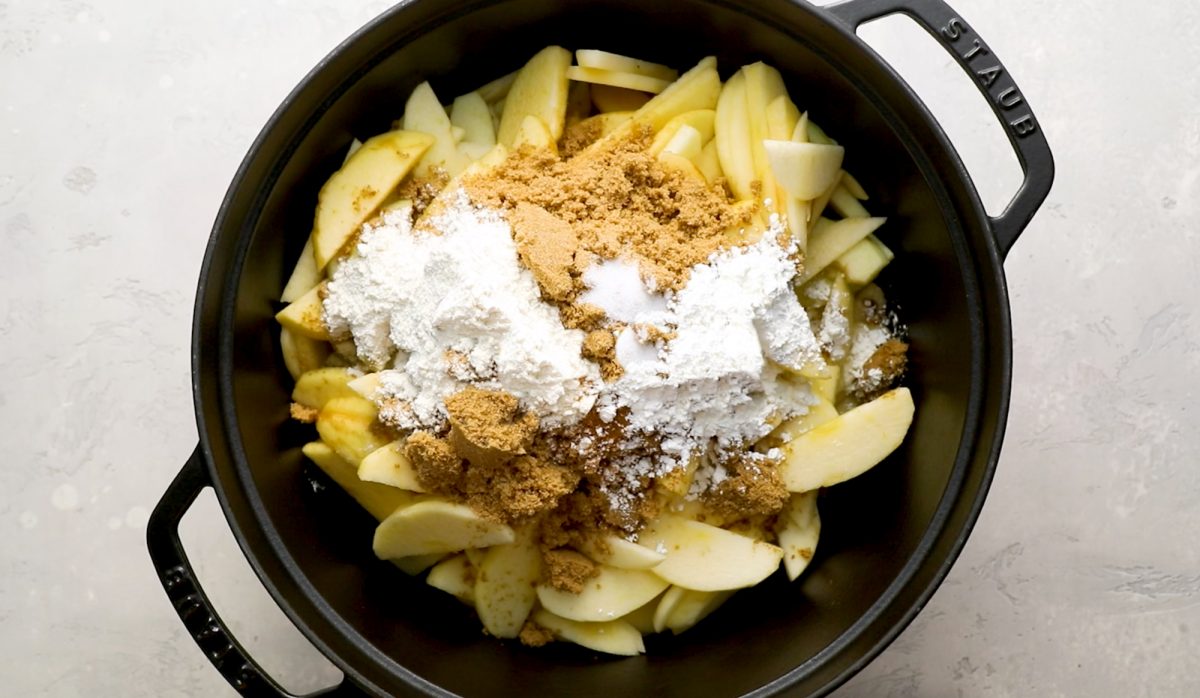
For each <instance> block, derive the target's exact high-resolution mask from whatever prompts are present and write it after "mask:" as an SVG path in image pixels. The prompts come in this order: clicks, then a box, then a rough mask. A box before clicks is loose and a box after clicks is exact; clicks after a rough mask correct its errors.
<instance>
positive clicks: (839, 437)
mask: <svg viewBox="0 0 1200 698" xmlns="http://www.w3.org/2000/svg"><path fill="white" fill-rule="evenodd" d="M912 418H913V401H912V394H911V393H910V392H909V390H908V388H896V389H895V390H892V391H889V392H887V393H884V394H883V395H881V396H879V397H877V398H875V399H874V400H872V401H870V402H868V403H866V404H863V405H859V406H858V407H855V408H854V409H852V410H850V411H849V412H846V413H844V414H842V415H839V416H838V417H837V418H836V419H833V420H830V421H828V422H826V423H825V424H822V425H820V426H818V427H816V428H815V429H813V430H811V431H809V432H807V433H805V434H802V435H800V436H798V437H796V438H795V439H792V441H791V442H789V443H787V444H784V445H783V446H782V447H781V448H782V449H783V451H784V460H783V463H782V464H781V465H780V469H779V474H780V476H781V477H782V478H783V484H784V486H785V487H787V488H788V490H789V491H791V492H808V491H810V490H815V489H819V488H821V487H831V486H833V485H836V484H838V483H839V482H845V481H846V480H849V479H851V478H854V477H858V476H859V475H861V474H863V473H865V472H866V471H868V470H870V469H871V468H873V467H875V466H876V465H877V464H878V463H879V462H880V461H882V460H883V459H884V458H887V457H888V455H890V454H891V453H892V451H895V450H896V448H897V447H899V446H900V444H901V442H903V441H904V436H905V434H907V433H908V427H909V426H910V425H911V424H912ZM667 559H668V561H669V560H670V556H668V557H667ZM663 564H666V563H663Z"/></svg>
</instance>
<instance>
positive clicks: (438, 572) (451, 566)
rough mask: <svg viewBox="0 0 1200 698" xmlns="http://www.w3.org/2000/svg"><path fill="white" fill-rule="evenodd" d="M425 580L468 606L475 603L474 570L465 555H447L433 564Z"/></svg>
mask: <svg viewBox="0 0 1200 698" xmlns="http://www.w3.org/2000/svg"><path fill="white" fill-rule="evenodd" d="M425 582H426V583H427V584H429V586H431V587H433V588H434V589H441V590H442V591H444V592H446V593H447V594H450V595H452V596H454V597H455V598H457V599H458V600H459V601H462V602H463V603H465V604H467V605H469V606H474V605H475V570H474V569H472V568H471V563H470V562H469V561H468V560H467V556H466V555H455V556H454V557H448V558H446V559H445V560H442V561H441V562H439V563H438V564H436V565H434V566H433V569H431V570H429V576H427V577H426V578H425Z"/></svg>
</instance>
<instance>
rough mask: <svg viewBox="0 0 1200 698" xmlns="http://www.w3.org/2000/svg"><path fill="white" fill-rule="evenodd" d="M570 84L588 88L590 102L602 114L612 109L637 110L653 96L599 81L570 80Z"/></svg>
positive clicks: (612, 110)
mask: <svg viewBox="0 0 1200 698" xmlns="http://www.w3.org/2000/svg"><path fill="white" fill-rule="evenodd" d="M571 85H572V87H574V86H576V85H578V86H580V87H583V88H590V89H588V91H589V92H590V99H591V104H593V105H595V106H596V111H598V112H600V113H602V114H603V113H609V112H614V111H637V110H638V109H641V108H642V107H644V106H645V105H646V102H649V101H650V99H651V98H652V97H653V96H654V95H653V94H651V93H649V92H642V91H639V90H632V89H629V88H628V87H615V86H613V85H604V84H601V83H587V82H572V83H571Z"/></svg>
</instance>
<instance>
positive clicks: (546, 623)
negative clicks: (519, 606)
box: [533, 608, 646, 657]
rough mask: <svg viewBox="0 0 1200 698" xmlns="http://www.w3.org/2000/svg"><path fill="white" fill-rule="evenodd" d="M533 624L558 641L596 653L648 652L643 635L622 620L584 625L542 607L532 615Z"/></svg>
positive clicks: (620, 654)
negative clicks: (571, 643) (573, 644)
mask: <svg viewBox="0 0 1200 698" xmlns="http://www.w3.org/2000/svg"><path fill="white" fill-rule="evenodd" d="M533 622H534V623H537V624H538V625H540V626H542V627H543V628H545V629H546V630H549V631H550V632H551V634H553V635H554V637H555V638H556V639H560V640H566V641H567V642H573V643H575V644H576V645H579V646H581V647H586V648H588V649H590V650H595V651H597V652H603V653H605V654H615V655H619V656H624V657H633V656H636V655H639V654H643V653H645V651H646V645H645V643H644V642H643V641H642V634H641V633H639V632H638V631H637V629H636V628H634V627H633V626H632V625H630V624H629V623H626V622H625V621H623V620H610V621H608V622H605V623H581V622H578V621H573V620H570V619H567V618H563V617H561V616H558V615H556V614H554V613H552V612H550V611H548V610H546V609H544V608H539V609H538V610H536V611H534V612H533Z"/></svg>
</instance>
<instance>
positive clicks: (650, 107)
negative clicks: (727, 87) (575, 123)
mask: <svg viewBox="0 0 1200 698" xmlns="http://www.w3.org/2000/svg"><path fill="white" fill-rule="evenodd" d="M720 94H721V76H720V75H718V74H717V59H716V58H715V57H713V56H709V57H707V58H704V59H702V60H701V61H700V62H699V63H697V64H696V65H695V67H693V68H692V69H691V70H689V71H687V72H686V73H684V74H683V75H680V76H679V79H678V80H676V81H675V82H673V83H671V85H670V87H668V88H667V89H665V90H663V91H662V93H660V94H658V95H655V96H654V98H653V99H651V100H650V101H649V102H646V104H645V106H643V107H642V108H641V109H638V110H637V111H636V112H634V113H633V117H632V118H631V119H630V120H629V121H628V122H626V123H624V124H622V125H621V126H620V127H619V128H617V129H615V130H613V131H612V132H611V133H609V134H607V135H606V136H605V137H604V138H602V139H600V140H599V141H597V142H596V143H594V144H592V146H590V147H591V148H598V147H602V146H603V144H604V143H607V142H609V141H611V140H613V139H616V138H620V137H621V136H624V135H625V134H627V133H629V132H630V131H631V130H632V129H633V124H634V123H638V124H644V125H646V126H649V127H650V129H651V130H652V131H654V132H655V133H657V132H658V131H661V130H662V128H663V127H664V126H666V125H667V123H668V122H669V121H670V120H671V119H674V118H675V117H676V116H679V115H680V114H683V113H685V112H689V111H695V110H697V109H715V108H716V106H717V98H718V97H719V96H720Z"/></svg>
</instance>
